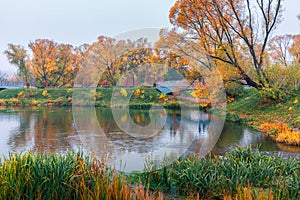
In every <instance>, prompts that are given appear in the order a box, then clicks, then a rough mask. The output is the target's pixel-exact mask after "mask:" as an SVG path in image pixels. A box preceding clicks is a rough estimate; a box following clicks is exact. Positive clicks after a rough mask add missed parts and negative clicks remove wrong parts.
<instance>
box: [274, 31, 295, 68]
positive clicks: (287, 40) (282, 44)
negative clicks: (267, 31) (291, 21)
mask: <svg viewBox="0 0 300 200" xmlns="http://www.w3.org/2000/svg"><path fill="white" fill-rule="evenodd" d="M292 40H293V36H292V35H288V34H286V35H277V36H275V37H274V38H272V39H271V41H270V43H271V44H270V55H271V57H272V59H273V60H275V61H279V62H281V63H283V64H284V65H285V66H288V57H289V48H290V46H291V44H292V42H293V41H292Z"/></svg>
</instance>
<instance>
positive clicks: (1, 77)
mask: <svg viewBox="0 0 300 200" xmlns="http://www.w3.org/2000/svg"><path fill="white" fill-rule="evenodd" d="M7 77H8V75H7V74H6V73H4V72H1V71H0V84H2V82H3V81H6V80H7Z"/></svg>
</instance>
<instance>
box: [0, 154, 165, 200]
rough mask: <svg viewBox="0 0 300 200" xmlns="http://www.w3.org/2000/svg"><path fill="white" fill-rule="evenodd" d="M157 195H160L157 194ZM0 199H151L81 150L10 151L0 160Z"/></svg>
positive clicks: (140, 187) (98, 160)
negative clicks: (18, 152)
mask: <svg viewBox="0 0 300 200" xmlns="http://www.w3.org/2000/svg"><path fill="white" fill-rule="evenodd" d="M157 198H161V196H160V195H158V196H157ZM0 199H116V200H127V199H148V200H150V199H154V195H149V191H148V190H147V189H144V188H143V187H142V186H141V185H136V186H133V187H132V186H131V185H130V184H128V183H127V181H126V179H125V176H124V175H123V174H122V173H117V172H116V171H115V170H114V169H112V168H110V167H109V166H108V165H107V162H106V161H105V160H101V159H95V158H91V157H88V156H83V154H82V153H68V154H66V155H56V154H48V155H47V154H32V153H26V154H10V155H9V156H8V157H7V158H4V159H3V160H2V161H1V163H0Z"/></svg>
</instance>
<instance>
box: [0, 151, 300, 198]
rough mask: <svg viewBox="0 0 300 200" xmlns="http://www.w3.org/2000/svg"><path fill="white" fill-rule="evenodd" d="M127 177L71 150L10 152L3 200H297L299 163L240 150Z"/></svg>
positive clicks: (1, 167) (0, 192) (3, 169)
mask: <svg viewBox="0 0 300 200" xmlns="http://www.w3.org/2000/svg"><path fill="white" fill-rule="evenodd" d="M154 167H155V166H151V167H149V168H148V169H145V171H142V172H132V173H131V174H129V175H125V174H123V173H121V172H116V171H115V170H114V169H113V168H111V167H110V166H108V165H107V161H106V160H105V159H99V158H94V157H92V156H84V155H83V154H82V153H72V152H69V153H67V154H66V155H58V154H32V153H25V154H11V155H10V156H9V157H8V158H5V159H4V160H1V162H0V181H1V184H0V198H1V199H82V198H84V199H119V200H127V199H148V200H151V199H169V198H172V199H175V198H177V199H212V198H214V199H215V198H217V199H243V197H245V195H246V196H247V195H248V197H251V198H252V199H257V198H258V197H261V198H262V199H271V198H274V199H298V198H299V197H300V161H299V160H296V159H282V158H280V157H276V156H267V155H263V154H261V153H260V152H259V151H258V150H257V149H255V150H253V149H251V148H247V149H240V148H236V149H234V150H231V151H230V152H228V153H226V154H225V155H224V156H217V157H214V158H212V157H210V156H208V157H207V158H205V159H199V158H198V157H196V156H195V157H193V156H191V157H188V158H180V159H179V160H178V161H175V162H174V163H171V164H170V165H169V166H168V167H165V168H161V169H156V168H154Z"/></svg>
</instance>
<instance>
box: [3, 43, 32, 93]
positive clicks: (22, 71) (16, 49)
mask: <svg viewBox="0 0 300 200" xmlns="http://www.w3.org/2000/svg"><path fill="white" fill-rule="evenodd" d="M4 54H6V56H7V58H8V61H9V62H10V63H11V64H13V65H15V66H16V67H17V68H18V76H19V77H21V79H22V80H23V81H24V82H26V87H27V88H29V86H30V83H29V82H30V80H31V79H32V74H31V73H30V71H29V57H28V55H27V51H26V50H25V48H24V47H22V46H20V45H14V44H8V49H7V50H6V51H4Z"/></svg>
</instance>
